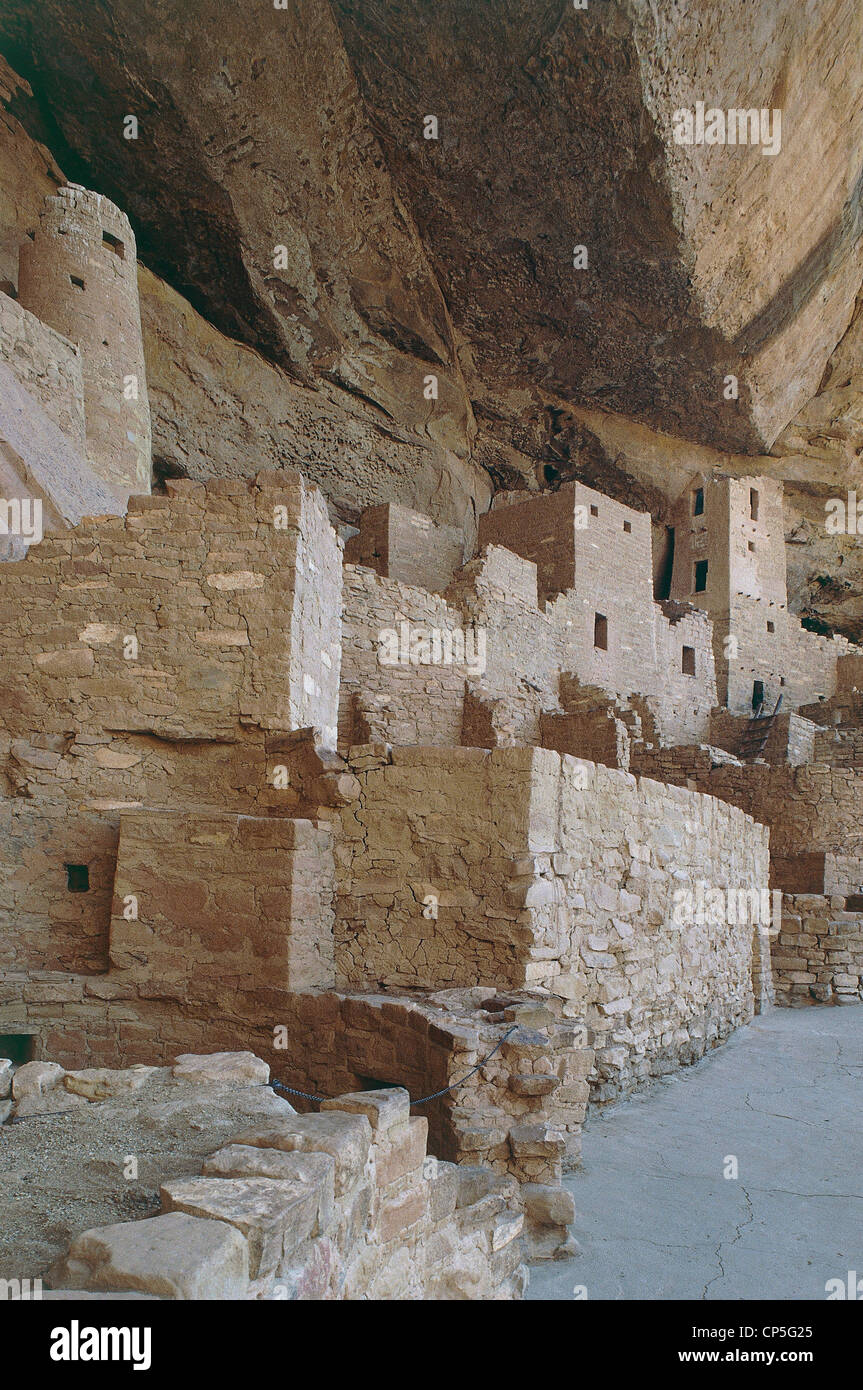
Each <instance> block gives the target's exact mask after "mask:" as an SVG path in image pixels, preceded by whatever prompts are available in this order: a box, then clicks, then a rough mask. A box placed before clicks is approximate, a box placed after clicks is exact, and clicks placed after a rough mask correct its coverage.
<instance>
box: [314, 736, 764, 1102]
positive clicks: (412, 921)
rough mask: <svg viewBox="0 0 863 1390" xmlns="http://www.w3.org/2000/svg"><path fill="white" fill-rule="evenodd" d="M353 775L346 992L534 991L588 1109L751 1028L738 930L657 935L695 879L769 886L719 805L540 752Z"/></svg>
mask: <svg viewBox="0 0 863 1390" xmlns="http://www.w3.org/2000/svg"><path fill="white" fill-rule="evenodd" d="M389 759H391V761H390V760H389ZM352 766H353V767H354V770H355V771H356V773H357V775H358V777H359V780H360V785H361V795H360V804H359V806H358V807H355V808H352V810H351V812H350V814H348V813H346V814H345V816H344V818H343V829H342V844H341V845H340V847H339V848H338V850H337V880H338V882H339V890H338V896H337V899H336V960H337V969H338V970H339V971H340V972H341V974H342V976H343V978H345V979H346V980H347V981H348V982H350V983H354V984H355V983H358V982H359V981H361V980H363V979H365V981H366V982H367V983H368V982H376V983H377V985H378V986H384V987H393V986H394V987H400V986H405V985H411V986H414V987H422V988H432V989H435V988H441V987H442V986H459V985H460V986H470V985H478V984H481V983H483V982H484V981H488V980H496V981H500V982H503V981H506V982H507V983H508V984H509V985H510V986H511V987H512V986H515V987H518V986H520V985H539V986H542V987H544V988H546V989H548V990H550V991H551V993H552V994H554V995H556V996H559V997H560V998H561V999H562V1000H564V1001H565V1007H564V1012H565V1013H566V1014H568V1015H569V1016H570V1017H572V1018H576V1019H583V1020H586V1021H587V1023H588V1025H589V1027H590V1028H591V1029H592V1030H593V1033H594V1035H595V1039H596V1047H597V1073H596V1076H595V1078H594V1079H595V1080H596V1081H597V1083H598V1088H597V1094H598V1095H599V1096H600V1098H606V1097H607V1096H609V1095H611V1094H614V1093H616V1092H617V1091H619V1090H621V1089H623V1090H626V1089H629V1088H631V1086H632V1085H634V1084H637V1082H638V1081H640V1080H642V1079H644V1078H646V1077H647V1076H649V1075H651V1074H654V1073H655V1072H657V1071H662V1070H665V1069H671V1068H673V1067H674V1066H675V1065H678V1064H679V1062H680V1061H681V1060H684V1061H686V1060H693V1059H694V1058H695V1057H697V1056H699V1055H701V1053H702V1052H703V1051H704V1050H705V1049H706V1048H707V1047H709V1046H711V1045H713V1044H714V1043H715V1042H716V1041H717V1040H719V1039H721V1038H722V1037H724V1036H726V1035H727V1033H728V1032H730V1031H731V1030H732V1029H733V1028H735V1027H737V1026H739V1025H740V1024H741V1023H744V1022H746V1021H748V1019H749V1018H750V1017H751V1016H752V1012H753V1008H754V1000H753V985H752V961H753V930H752V927H750V926H748V925H746V924H739V925H731V926H729V925H726V924H725V923H724V922H723V923H722V924H721V925H716V924H711V923H709V922H697V921H694V922H684V923H682V924H681V923H680V922H675V920H674V908H675V900H674V896H673V895H674V892H675V890H677V889H680V888H686V887H689V888H690V889H691V890H692V891H693V892H695V888H696V884H697V882H699V881H701V882H705V883H707V884H708V885H710V886H711V887H716V888H723V889H724V888H734V889H737V888H743V889H750V890H752V889H756V890H760V889H761V888H765V889H766V888H767V885H768V857H767V832H766V830H765V829H764V828H763V827H762V826H759V825H755V824H753V822H752V821H751V820H750V819H749V818H748V817H747V816H745V815H743V814H741V813H740V812H739V811H738V810H736V809H735V808H734V807H729V806H726V805H723V804H722V803H720V802H718V801H715V800H712V799H705V798H703V797H701V796H698V795H697V794H694V793H692V792H689V791H686V790H684V789H682V788H673V787H671V788H669V787H665V786H662V785H661V784H659V783H654V782H650V781H647V780H642V781H638V780H637V779H635V778H634V777H631V776H629V775H628V774H626V773H623V772H620V771H618V770H612V769H608V768H603V767H598V766H594V765H592V764H589V763H579V762H577V761H576V760H575V759H573V758H568V757H564V758H561V757H560V756H559V755H558V754H557V753H555V752H553V751H551V750H546V749H497V750H493V751H492V752H482V751H479V750H443V749H437V748H431V749H394V750H393V751H392V753H391V754H386V753H379V754H376V753H375V750H374V749H369V750H362V749H358V750H355V756H354V757H353V758H352ZM430 902H431V903H432V904H433V908H434V911H436V912H437V916H436V918H434V917H433V916H432V912H431V909H430V908H429V903H430ZM424 913H427V914H429V915H424Z"/></svg>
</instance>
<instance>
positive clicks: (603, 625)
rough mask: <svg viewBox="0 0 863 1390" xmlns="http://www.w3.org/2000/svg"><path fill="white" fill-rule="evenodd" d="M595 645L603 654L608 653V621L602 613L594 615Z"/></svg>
mask: <svg viewBox="0 0 863 1390" xmlns="http://www.w3.org/2000/svg"><path fill="white" fill-rule="evenodd" d="M593 645H594V646H595V647H597V648H598V649H599V651H601V652H607V651H608V619H607V618H606V617H605V616H604V614H602V613H594V615H593Z"/></svg>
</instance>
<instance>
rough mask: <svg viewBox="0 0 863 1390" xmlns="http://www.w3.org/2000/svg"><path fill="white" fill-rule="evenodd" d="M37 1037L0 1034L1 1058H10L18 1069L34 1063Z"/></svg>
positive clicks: (25, 1034)
mask: <svg viewBox="0 0 863 1390" xmlns="http://www.w3.org/2000/svg"><path fill="white" fill-rule="evenodd" d="M37 1036H38V1035H37V1034H36V1033H0V1057H8V1058H9V1061H10V1062H14V1064H15V1066H16V1067H23V1066H24V1063H25V1062H32V1061H33V1060H34V1054H35V1052H36V1038H37Z"/></svg>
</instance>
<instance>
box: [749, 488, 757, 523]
mask: <svg viewBox="0 0 863 1390" xmlns="http://www.w3.org/2000/svg"><path fill="white" fill-rule="evenodd" d="M749 516H750V519H751V520H752V521H757V520H758V489H757V488H754V487H751V488H750V489H749Z"/></svg>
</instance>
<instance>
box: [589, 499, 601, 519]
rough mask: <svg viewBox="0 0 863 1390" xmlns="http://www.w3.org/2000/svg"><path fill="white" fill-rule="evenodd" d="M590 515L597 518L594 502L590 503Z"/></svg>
mask: <svg viewBox="0 0 863 1390" xmlns="http://www.w3.org/2000/svg"><path fill="white" fill-rule="evenodd" d="M590 515H591V516H599V507H597V506H596V504H595V503H594V502H591V504H590Z"/></svg>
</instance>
